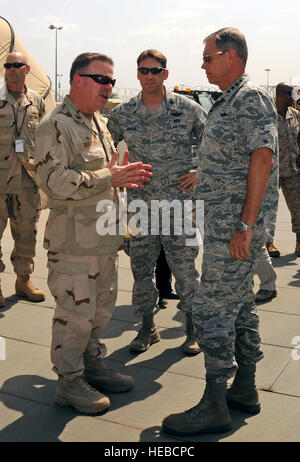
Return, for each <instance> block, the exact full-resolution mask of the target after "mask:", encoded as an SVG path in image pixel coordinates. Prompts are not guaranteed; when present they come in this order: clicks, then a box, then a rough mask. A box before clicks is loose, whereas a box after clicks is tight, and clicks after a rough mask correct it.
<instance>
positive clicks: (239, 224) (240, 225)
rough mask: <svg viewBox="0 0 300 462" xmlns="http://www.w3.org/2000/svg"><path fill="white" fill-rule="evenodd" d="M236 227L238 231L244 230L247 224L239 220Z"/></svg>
mask: <svg viewBox="0 0 300 462" xmlns="http://www.w3.org/2000/svg"><path fill="white" fill-rule="evenodd" d="M236 229H237V230H239V231H246V229H247V225H246V224H245V223H243V222H242V221H240V222H239V223H238V224H237V226H236Z"/></svg>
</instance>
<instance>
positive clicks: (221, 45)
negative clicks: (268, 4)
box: [204, 27, 248, 66]
mask: <svg viewBox="0 0 300 462" xmlns="http://www.w3.org/2000/svg"><path fill="white" fill-rule="evenodd" d="M212 38H214V39H215V42H216V47H217V48H218V49H219V50H228V49H229V48H232V49H234V50H235V51H236V54H237V56H238V57H239V58H240V59H241V61H242V62H243V64H244V65H245V66H246V63H247V59H248V47H247V42H246V39H245V36H244V34H242V32H240V31H239V30H238V29H235V28H234V27H224V28H223V29H219V30H217V32H213V33H212V34H210V35H209V36H208V37H206V38H205V39H204V43H207V42H208V40H210V39H212Z"/></svg>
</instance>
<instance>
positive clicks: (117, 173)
mask: <svg viewBox="0 0 300 462" xmlns="http://www.w3.org/2000/svg"><path fill="white" fill-rule="evenodd" d="M118 158H119V154H118V153H117V152H115V153H114V154H113V156H112V158H111V160H110V161H109V163H108V164H107V168H109V169H110V171H111V175H112V185H113V187H114V188H117V187H119V188H121V187H125V188H127V189H137V188H143V187H144V186H143V184H142V183H143V182H145V181H146V182H147V181H150V178H151V176H152V173H151V172H149V171H148V170H150V169H151V168H152V166H151V165H149V164H143V163H142V162H134V163H130V162H129V152H128V151H125V152H124V157H123V161H122V164H121V165H118V163H117V162H118Z"/></svg>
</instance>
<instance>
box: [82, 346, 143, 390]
mask: <svg viewBox="0 0 300 462" xmlns="http://www.w3.org/2000/svg"><path fill="white" fill-rule="evenodd" d="M84 364H85V372H84V378H85V380H86V381H87V382H88V383H89V384H90V385H91V386H92V387H93V388H96V389H97V390H98V389H100V390H102V389H103V390H106V391H110V392H113V393H120V392H124V391H129V390H131V388H132V387H133V385H134V380H133V378H132V377H131V376H130V375H125V374H120V373H119V372H117V371H115V370H114V369H112V368H111V367H108V366H107V365H106V364H105V363H104V361H103V360H102V359H100V358H98V359H96V360H92V359H89V358H87V357H86V355H84Z"/></svg>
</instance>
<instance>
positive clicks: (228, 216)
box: [163, 28, 278, 435]
mask: <svg viewBox="0 0 300 462" xmlns="http://www.w3.org/2000/svg"><path fill="white" fill-rule="evenodd" d="M204 43H205V49H204V56H203V61H204V63H203V65H202V68H203V69H205V70H206V74H207V77H208V80H209V82H210V83H213V84H216V85H218V86H219V87H220V89H221V90H222V91H223V93H222V95H221V96H220V98H219V99H218V100H217V101H216V102H215V104H214V105H213V107H212V109H211V110H210V112H209V114H208V117H207V124H206V126H205V129H204V133H203V138H202V143H201V146H200V153H199V167H198V170H197V183H198V188H199V194H200V196H201V198H202V199H203V200H204V209H205V213H204V254H203V265H202V277H201V282H200V287H199V289H198V290H197V293H196V296H195V304H194V308H193V320H194V323H195V328H196V331H197V339H198V342H199V345H200V348H201V349H202V350H203V352H204V358H205V368H206V388H205V392H204V396H203V398H202V399H201V401H200V403H199V404H197V405H196V406H195V407H193V408H192V409H189V410H188V411H185V412H183V413H180V414H172V415H170V416H168V417H166V418H165V419H164V422H163V429H164V430H165V431H167V432H169V433H175V434H180V435H194V434H198V433H205V432H222V431H227V430H229V429H230V427H231V419H230V414H229V411H228V406H227V402H226V401H228V404H229V405H232V406H236V407H237V408H239V409H241V410H244V411H247V412H251V413H257V412H259V411H260V404H259V398H258V393H257V390H256V386H255V369H256V362H257V361H259V360H260V359H262V357H263V353H262V352H261V350H260V336H259V330H258V315H257V312H256V308H255V302H254V294H253V287H252V283H253V276H254V271H255V262H256V260H257V258H258V256H259V253H260V250H261V248H262V246H263V244H264V243H265V229H268V228H269V226H270V222H272V220H273V219H274V211H275V210H276V209H277V207H276V202H277V200H278V167H277V165H278V159H277V157H278V140H277V124H276V119H277V115H276V108H275V106H274V104H273V102H272V100H271V98H270V97H269V96H268V95H267V94H266V93H265V92H264V91H263V90H262V89H261V88H259V87H256V86H254V85H253V84H252V83H251V82H249V80H248V77H247V75H245V74H244V72H245V66H246V61H247V55H248V53H247V44H246V40H245V38H244V36H243V34H242V33H241V32H240V31H238V30H237V29H234V28H225V29H221V30H219V31H217V32H215V33H213V34H211V35H210V36H209V37H207V38H206V39H205V41H204ZM234 374H235V378H234V381H233V384H232V386H231V388H230V389H229V390H228V391H227V390H226V383H227V380H228V379H229V378H230V377H232V376H233V375H234Z"/></svg>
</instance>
